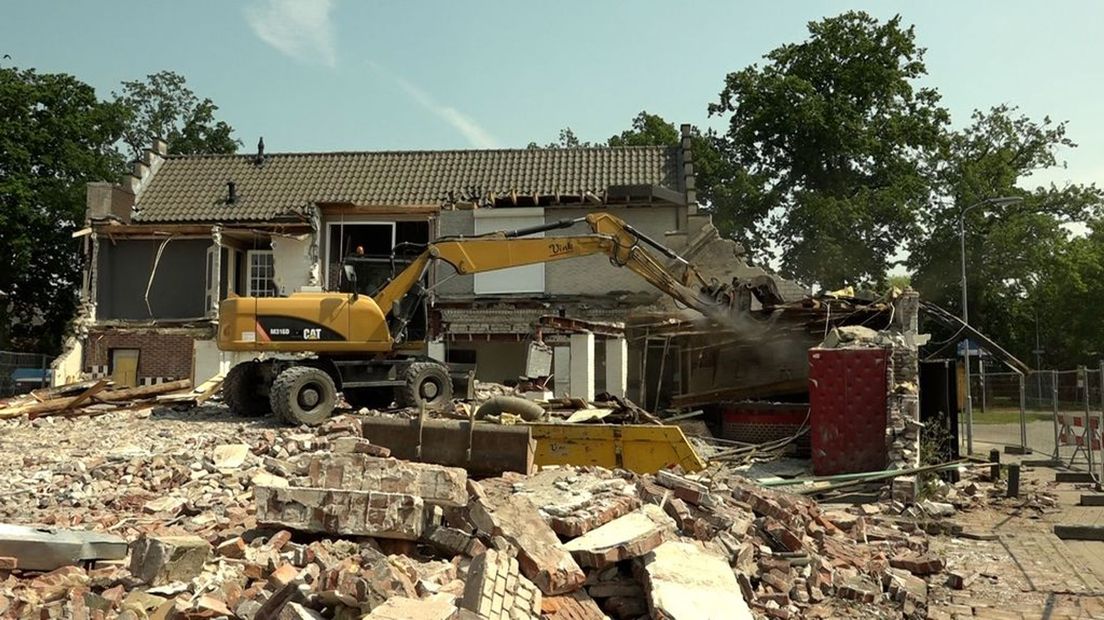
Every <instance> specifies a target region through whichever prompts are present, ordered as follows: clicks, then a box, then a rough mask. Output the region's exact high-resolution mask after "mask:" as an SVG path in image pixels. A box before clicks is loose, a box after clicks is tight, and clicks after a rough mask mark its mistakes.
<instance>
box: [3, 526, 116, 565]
mask: <svg viewBox="0 0 1104 620" xmlns="http://www.w3.org/2000/svg"><path fill="white" fill-rule="evenodd" d="M126 554H127V542H126V540H124V539H122V538H120V537H118V536H112V535H111V534H100V533H99V532H88V531H84V530H55V529H45V528H43V529H39V528H33V527H24V526H22V525H8V524H4V523H0V557H11V558H15V559H16V568H20V569H23V570H42V571H50V570H54V569H55V568H60V567H62V566H74V565H79V564H81V563H82V562H86V561H90V560H121V559H123V558H125V557H126Z"/></svg>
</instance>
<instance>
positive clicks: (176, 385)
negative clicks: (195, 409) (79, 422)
mask: <svg viewBox="0 0 1104 620" xmlns="http://www.w3.org/2000/svg"><path fill="white" fill-rule="evenodd" d="M190 387H192V381H191V379H181V380H180V381H170V382H168V383H159V384H157V385H146V386H142V387H136V388H127V389H122V390H110V391H107V392H102V393H101V394H100V395H99V396H98V400H99V401H100V402H105V403H109V402H117V401H125V400H139V399H144V398H149V397H152V396H157V395H158V394H166V393H168V392H175V391H177V390H186V389H188V388H190ZM77 398H79V397H77ZM73 400H74V399H73V398H56V399H54V400H50V401H47V402H44V403H35V404H33V405H27V406H24V407H12V408H10V409H5V410H2V411H0V420H6V419H8V418H16V417H19V416H23V415H30V414H32V413H39V414H44V413H53V412H57V411H62V410H64V409H66V408H67V407H68V406H69V404H70V403H71V402H72V401H73Z"/></svg>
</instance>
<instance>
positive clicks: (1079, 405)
mask: <svg viewBox="0 0 1104 620" xmlns="http://www.w3.org/2000/svg"><path fill="white" fill-rule="evenodd" d="M1102 387H1104V362H1102V363H1101V364H1100V365H1099V366H1097V367H1092V368H1087V367H1082V368H1075V369H1069V370H1040V371H1034V372H1030V373H1027V374H1024V375H1021V374H1019V373H1015V372H995V373H994V372H986V373H984V374H980V373H979V374H977V375H975V376H972V377H971V391H972V394H973V403H974V406H973V427H972V430H973V438H974V452H975V453H981V454H984V453H985V452H986V451H988V450H989V449H992V448H998V449H1001V448H1004V447H1005V446H1013V447H1016V448H1019V449H1021V450H1024V451H1030V452H1031V453H1032V454H1035V455H1037V456H1039V457H1043V458H1048V457H1049V458H1052V459H1054V460H1056V461H1061V462H1062V463H1064V464H1066V465H1068V466H1074V467H1078V468H1084V469H1088V470H1089V471H1092V472H1098V473H1100V474H1102V475H1104V458H1102V457H1104V453H1102V452H1101V435H1100V431H1101V428H1104V389H1102ZM960 421H961V423H962V424H966V423H967V422H966V420H965V416H962V417H961V418H960ZM963 430H965V429H963ZM961 436H963V437H965V436H966V433H965V432H963V433H961Z"/></svg>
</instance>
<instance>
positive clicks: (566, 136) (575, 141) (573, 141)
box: [525, 127, 594, 149]
mask: <svg viewBox="0 0 1104 620" xmlns="http://www.w3.org/2000/svg"><path fill="white" fill-rule="evenodd" d="M591 146H594V144H593V143H590V142H583V141H581V140H579V137H578V136H576V135H575V131H574V130H573V129H571V128H570V127H564V128H563V129H561V130H560V139H559V140H557V141H555V142H549V143H548V144H545V145H544V146H541V145H539V144H537V143H536V142H530V143H529V144H528V145H527V146H526V147H525V148H527V149H581V148H587V147H591Z"/></svg>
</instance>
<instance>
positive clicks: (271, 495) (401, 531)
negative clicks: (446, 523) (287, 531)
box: [253, 487, 437, 540]
mask: <svg viewBox="0 0 1104 620" xmlns="http://www.w3.org/2000/svg"><path fill="white" fill-rule="evenodd" d="M253 494H254V497H255V498H256V502H257V522H258V523H259V524H263V525H274V526H280V527H287V528H291V529H296V530H302V531H306V532H325V533H329V534H345V535H353V536H375V537H378V538H395V539H400V540H417V539H419V538H421V537H422V535H423V534H424V533H425V532H426V530H427V528H428V527H429V526H431V525H433V524H434V523H435V521H436V520H437V513H436V512H435V511H434V509H433V507H432V506H429V505H427V504H426V503H425V502H424V501H422V498H420V497H417V496H414V495H405V494H401V493H377V492H373V491H344V490H336V489H312V488H306V487H288V488H280V487H256V488H255V489H254V490H253Z"/></svg>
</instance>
